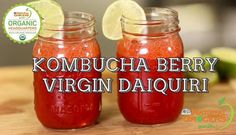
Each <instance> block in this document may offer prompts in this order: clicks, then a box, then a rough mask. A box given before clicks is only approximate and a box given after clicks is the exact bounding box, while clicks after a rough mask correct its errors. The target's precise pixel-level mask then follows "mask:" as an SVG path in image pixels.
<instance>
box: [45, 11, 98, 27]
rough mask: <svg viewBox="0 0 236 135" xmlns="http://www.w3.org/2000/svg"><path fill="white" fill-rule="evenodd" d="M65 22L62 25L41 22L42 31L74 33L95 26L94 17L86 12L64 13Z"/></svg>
mask: <svg viewBox="0 0 236 135" xmlns="http://www.w3.org/2000/svg"><path fill="white" fill-rule="evenodd" d="M64 17H65V22H64V24H62V25H58V24H52V23H45V22H43V25H44V26H45V27H43V28H42V29H43V30H48V31H76V30H80V29H84V28H89V27H92V26H94V25H95V23H96V20H95V17H94V16H93V15H92V14H90V13H86V12H80V11H64Z"/></svg>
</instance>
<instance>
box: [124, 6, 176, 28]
mask: <svg viewBox="0 0 236 135" xmlns="http://www.w3.org/2000/svg"><path fill="white" fill-rule="evenodd" d="M144 12H145V14H146V20H135V19H133V18H129V17H127V16H125V15H122V17H121V22H122V23H128V24H133V25H163V24H167V23H173V22H176V23H179V20H178V12H177V11H175V10H173V9H171V8H163V7H146V8H144ZM161 15H162V16H161ZM160 17H163V18H160Z"/></svg>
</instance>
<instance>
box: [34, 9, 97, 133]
mask: <svg viewBox="0 0 236 135" xmlns="http://www.w3.org/2000/svg"><path fill="white" fill-rule="evenodd" d="M43 31H44V32H43V34H42V35H39V38H38V40H37V41H36V43H35V45H34V48H33V57H36V58H42V57H44V58H46V59H49V58H51V57H56V58H62V57H64V58H67V59H68V61H69V62H71V61H72V59H73V58H100V57H101V54H100V48H99V44H98V42H97V40H96V37H95V36H96V31H95V19H94V17H93V16H92V15H91V14H88V13H83V12H68V13H65V23H64V25H63V26H56V25H51V24H45V25H44V26H43ZM49 35H50V36H49ZM48 36H49V37H48ZM45 63H46V62H45ZM79 65H80V64H79ZM41 67H42V68H43V69H47V68H46V64H44V63H43V64H41ZM62 77H63V78H72V79H75V81H76V80H77V81H78V80H79V79H80V78H87V79H89V80H90V79H91V80H92V78H101V73H100V72H96V71H95V70H94V69H92V70H91V71H90V72H87V73H86V72H84V73H82V72H61V71H58V72H50V71H49V70H46V72H41V71H39V72H35V73H34V92H35V100H34V102H35V111H36V114H37V117H38V119H39V120H40V122H41V123H42V124H43V125H44V126H46V127H50V128H62V129H68V128H80V127H84V126H88V125H91V124H94V123H95V122H96V120H97V118H98V117H99V114H100V111H101V94H99V93H83V92H77V93H74V92H71V93H59V92H58V89H59V86H58V84H56V86H55V89H54V91H53V92H52V93H49V92H48V91H47V89H46V86H45V84H44V82H43V78H48V79H49V80H50V79H51V78H62ZM49 82H50V81H49ZM82 87H83V86H82ZM71 91H72V90H71Z"/></svg>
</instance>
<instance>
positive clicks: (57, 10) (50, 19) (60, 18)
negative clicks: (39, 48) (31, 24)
mask: <svg viewBox="0 0 236 135" xmlns="http://www.w3.org/2000/svg"><path fill="white" fill-rule="evenodd" d="M27 5H29V6H31V7H32V8H34V9H35V10H37V11H38V13H39V14H40V15H41V17H42V18H43V25H42V30H41V31H40V35H41V36H43V37H51V36H53V35H54V34H56V33H57V32H56V31H52V30H55V29H57V28H58V26H62V25H63V24H64V13H63V10H62V7H61V6H60V5H59V4H58V3H56V2H55V1H53V0H38V1H32V2H29V3H27ZM47 29H48V30H47ZM50 29H51V30H50Z"/></svg>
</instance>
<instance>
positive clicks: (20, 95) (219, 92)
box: [0, 66, 236, 135]
mask: <svg viewBox="0 0 236 135" xmlns="http://www.w3.org/2000/svg"><path fill="white" fill-rule="evenodd" d="M103 77H104V78H107V77H112V78H114V79H115V78H116V75H115V74H114V73H110V72H108V71H106V72H104V73H103ZM114 83H116V82H114ZM235 86H236V83H235V81H231V83H226V82H225V83H220V84H217V85H214V86H211V87H210V93H208V94H186V95H185V105H184V107H185V108H188V109H190V110H191V111H192V110H195V111H198V112H204V111H205V112H210V111H212V110H213V111H214V110H216V111H217V110H221V109H222V110H223V111H227V108H224V107H221V106H219V104H218V99H220V98H221V97H225V101H226V102H227V103H229V104H231V105H232V106H233V107H234V108H236V88H235ZM113 87H114V88H113V93H112V94H104V95H103V109H102V114H101V116H100V119H99V121H98V123H97V124H95V125H94V126H90V127H86V128H81V129H73V130H54V129H48V128H45V127H43V126H42V125H41V124H40V123H39V121H38V120H37V118H36V115H35V113H34V109H33V85H32V71H31V67H30V66H26V67H7V68H0V135H38V134H39V135H95V134H96V135H111V134H112V135H120V134H121V135H148V134H151V135H164V134H174V135H181V134H184V135H187V134H189V135H199V134H205V135H224V134H227V135H236V118H234V120H233V122H232V123H231V125H230V126H229V127H228V128H226V129H223V130H220V129H218V126H221V125H222V126H223V125H224V124H225V122H203V121H201V119H200V121H199V118H198V119H197V120H195V117H194V116H192V115H190V116H183V115H182V116H180V117H179V119H178V120H177V121H176V122H172V123H168V124H163V125H139V124H132V123H129V122H127V121H126V120H124V118H123V117H122V115H121V114H120V112H119V110H118V107H117V103H116V100H117V97H116V93H115V92H114V91H115V90H116V85H115V84H114V85H113ZM207 117H210V116H207ZM213 118H214V117H213ZM215 125H216V127H215ZM212 126H213V127H212Z"/></svg>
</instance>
